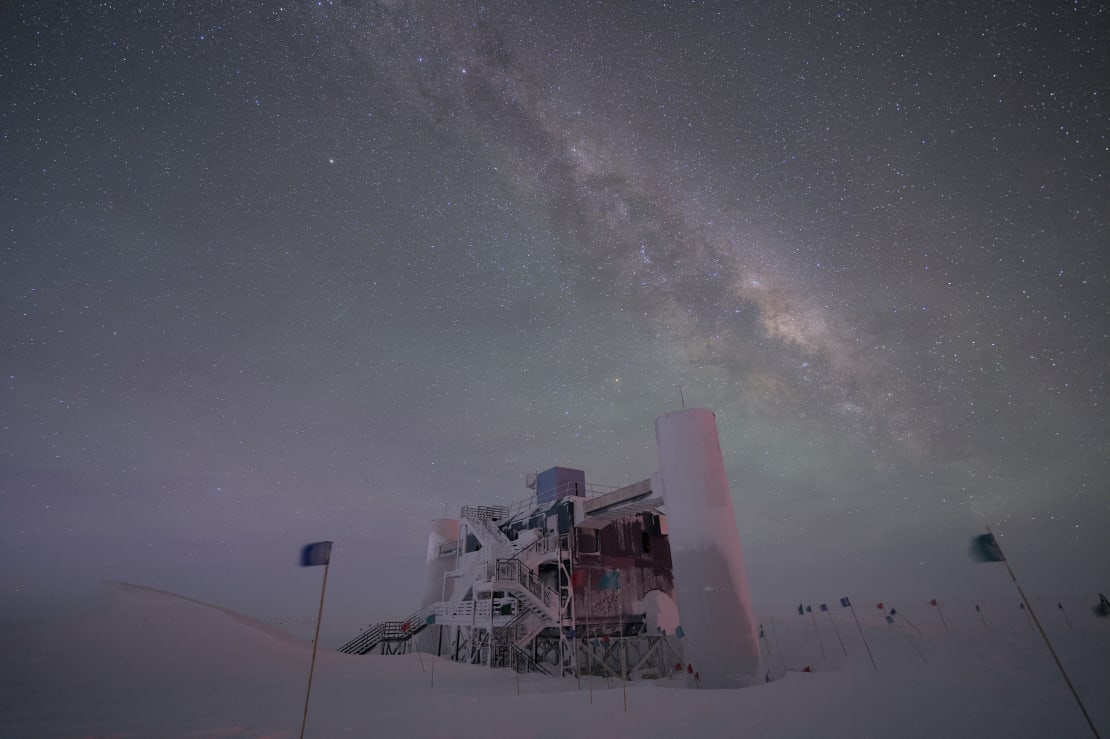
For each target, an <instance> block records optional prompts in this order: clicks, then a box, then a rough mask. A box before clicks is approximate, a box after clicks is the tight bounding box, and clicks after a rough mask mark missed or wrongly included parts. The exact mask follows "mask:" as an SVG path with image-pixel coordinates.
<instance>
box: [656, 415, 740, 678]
mask: <svg viewBox="0 0 1110 739" xmlns="http://www.w3.org/2000/svg"><path fill="white" fill-rule="evenodd" d="M655 438H656V443H657V447H658V454H659V478H660V482H661V483H662V486H663V495H664V500H665V506H666V511H667V525H668V527H669V533H670V545H671V560H672V563H673V572H674V580H675V600H676V601H677V602H678V610H679V619H680V621H681V625H682V629H683V631H684V632H685V635H684V637H683V639H682V649H683V655H684V657H685V659H686V662H687V663H688V664H690V665H692V666H693V668H694V669H695V670H696V671H698V672H699V673H700V675H701V685H702V687H705V688H740V687H745V686H747V685H751V684H754V683H757V682H762V679H761V677H760V675H761V671H760V661H759V638H758V635H757V631H756V622H755V616H754V614H753V612H752V606H751V598H750V596H749V595H748V578H747V574H746V573H745V572H744V560H743V557H742V556H741V553H740V538H739V536H738V535H737V532H736V516H735V514H734V513H733V509H732V497H731V496H730V495H729V491H728V478H727V477H726V475H725V464H724V459H723V457H722V456H721V444H720V441H719V439H718V438H717V419H716V417H715V416H714V415H713V412H712V411H710V410H707V409H705V408H689V409H684V410H680V411H673V412H671V413H667V414H666V415H663V416H660V417H659V418H657V419H655Z"/></svg>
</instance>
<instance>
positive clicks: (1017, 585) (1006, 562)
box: [987, 526, 1100, 739]
mask: <svg viewBox="0 0 1110 739" xmlns="http://www.w3.org/2000/svg"><path fill="white" fill-rule="evenodd" d="M987 533H988V534H990V536H991V540H992V541H994V543H995V546H997V545H998V540H997V539H995V538H994V532H993V531H991V527H990V526H988V527H987ZM998 552H999V554H1002V547H998ZM1002 564H1004V565H1006V572H1008V573H1009V575H1010V579H1011V580H1013V581H1014V587H1015V588H1017V591H1018V595H1020V596H1021V602H1022V603H1024V604H1025V610H1026V611H1027V612H1028V613H1029V616H1030V617H1031V618H1032V620H1033V623H1035V624H1036V625H1037V631H1039V632H1041V638H1042V639H1044V643H1045V646H1046V647H1048V652H1049V654H1051V655H1052V660H1053V661H1054V662H1055V663H1056V667H1057V668H1058V669H1059V670H1060V676H1061V677H1063V678H1064V682H1065V683H1067V686H1068V690H1070V691H1071V694H1072V697H1073V698H1075V702H1076V703H1077V704H1078V705H1079V710H1080V711H1082V712H1083V718H1085V719H1087V726H1089V727H1091V733H1092V734H1094V735H1095V739H1100V735H1099V733H1098V729H1097V728H1095V722H1094V721H1093V720H1092V719H1091V715H1090V714H1089V713H1087V707H1086V706H1084V705H1083V700H1082V699H1081V698H1080V697H1079V692H1078V691H1076V689H1075V686H1074V685H1072V683H1071V678H1069V677H1068V673H1067V671H1066V670H1065V669H1064V665H1063V663H1062V662H1060V658H1059V657H1058V656H1056V650H1055V649H1053V648H1052V642H1050V641H1049V640H1048V634H1046V633H1045V632H1044V628H1042V627H1041V621H1040V619H1038V618H1037V614H1036V613H1034V612H1033V606H1032V605H1030V603H1029V599H1028V598H1026V597H1025V591H1024V590H1022V589H1021V583H1019V582H1018V579H1017V577H1016V576H1015V575H1014V571H1013V569H1012V568H1011V567H1010V561H1009V560H1008V559H1006V556H1005V555H1002Z"/></svg>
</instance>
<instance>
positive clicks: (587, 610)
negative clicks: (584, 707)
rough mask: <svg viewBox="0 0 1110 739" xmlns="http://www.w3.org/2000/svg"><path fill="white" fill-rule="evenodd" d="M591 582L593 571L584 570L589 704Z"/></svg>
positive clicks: (592, 665)
mask: <svg viewBox="0 0 1110 739" xmlns="http://www.w3.org/2000/svg"><path fill="white" fill-rule="evenodd" d="M592 584H593V573H591V572H590V571H589V570H586V633H585V635H584V636H585V641H586V673H587V674H588V675H589V683H590V705H591V706H592V705H593V704H594V660H593V653H592V652H591V651H590V614H591V613H592V612H593V609H592V607H591V605H590V586H591V585H592Z"/></svg>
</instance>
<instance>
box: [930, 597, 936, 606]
mask: <svg viewBox="0 0 1110 739" xmlns="http://www.w3.org/2000/svg"><path fill="white" fill-rule="evenodd" d="M936 604H937V599H936V598H933V599H932V600H931V601H929V605H931V606H935V605H936Z"/></svg>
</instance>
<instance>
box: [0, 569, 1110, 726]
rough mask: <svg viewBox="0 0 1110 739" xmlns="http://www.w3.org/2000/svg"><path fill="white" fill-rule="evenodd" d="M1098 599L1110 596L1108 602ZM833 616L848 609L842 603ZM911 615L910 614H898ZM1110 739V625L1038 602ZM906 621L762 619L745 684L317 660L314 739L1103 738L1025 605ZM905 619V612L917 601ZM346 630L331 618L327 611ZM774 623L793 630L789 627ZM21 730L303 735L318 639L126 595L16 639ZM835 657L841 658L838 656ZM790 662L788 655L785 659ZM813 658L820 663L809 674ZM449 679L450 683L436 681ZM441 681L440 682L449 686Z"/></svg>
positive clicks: (16, 716) (90, 601)
mask: <svg viewBox="0 0 1110 739" xmlns="http://www.w3.org/2000/svg"><path fill="white" fill-rule="evenodd" d="M1092 602H1093V599H1092ZM830 605H831V604H830ZM895 605H898V604H895ZM1035 605H1036V607H1037V609H1038V615H1039V616H1040V617H1041V619H1042V621H1043V622H1044V624H1045V627H1046V630H1047V631H1048V633H1049V635H1050V637H1051V639H1052V641H1053V644H1054V646H1055V647H1056V648H1057V651H1058V653H1059V655H1060V658H1061V660H1062V662H1063V664H1064V665H1065V667H1066V668H1067V670H1068V672H1069V675H1070V676H1071V678H1072V681H1073V682H1074V684H1075V686H1076V688H1077V690H1078V691H1079V694H1080V695H1081V697H1082V698H1083V700H1084V702H1085V704H1086V706H1087V709H1088V711H1089V712H1090V714H1091V716H1092V718H1093V720H1094V722H1095V724H1096V726H1097V727H1098V730H1099V732H1100V733H1101V734H1102V735H1103V736H1110V619H1100V618H1097V617H1096V616H1095V615H1094V614H1093V613H1092V612H1091V611H1090V609H1089V608H1084V609H1082V611H1078V610H1077V609H1072V610H1071V611H1069V612H1068V613H1067V616H1068V617H1069V618H1070V620H1071V625H1072V628H1070V629H1069V628H1068V627H1067V624H1066V622H1065V620H1064V618H1063V616H1064V615H1065V614H1064V613H1063V612H1061V611H1059V610H1058V609H1057V608H1056V603H1055V602H1052V603H1045V604H1041V603H1039V602H1036V601H1035ZM942 606H944V607H945V616H946V618H947V619H948V626H949V627H950V631H945V629H944V627H943V626H942V624H941V622H940V619H939V618H938V614H937V613H936V611H935V609H931V608H929V607H928V606H918V607H914V608H913V609H912V611H913V612H912V613H911V612H910V611H906V615H907V616H909V618H910V619H911V621H912V623H913V625H914V626H916V627H917V628H918V629H920V630H921V631H922V632H923V633H922V634H921V635H919V634H918V633H917V631H915V630H914V628H911V626H910V625H909V624H908V623H907V622H905V621H904V620H902V619H897V620H896V623H895V625H894V626H889V625H888V624H886V623H885V621H884V620H883V617H882V615H881V613H880V612H879V611H877V610H876V609H875V608H874V605H873V604H869V605H868V606H867V607H861V606H860V605H858V604H857V613H858V614H859V617H860V621H861V622H862V624H863V630H864V633H865V634H866V636H867V640H868V643H869V645H870V648H871V652H872V654H873V656H874V660H875V664H876V666H877V668H878V669H877V670H876V669H875V668H873V667H872V664H871V661H870V659H869V657H868V654H867V651H866V650H865V648H864V645H863V642H862V640H861V638H860V633H859V631H858V630H857V628H856V625H855V622H854V621H853V620H852V616H851V613H850V612H849V611H847V610H845V609H841V608H839V607H836V608H835V609H834V611H833V617H834V618H835V623H836V626H837V628H838V629H839V632H840V636H841V637H842V638H843V641H844V646H845V648H846V649H847V652H848V655H847V657H845V656H844V653H843V651H842V648H841V645H840V642H839V641H838V639H837V635H836V633H834V630H833V625H832V623H831V622H830V620H829V615H828V614H824V613H820V614H818V615H817V625H818V627H819V629H820V637H821V638H820V642H818V639H817V634H816V633H815V632H814V622H813V619H812V617H810V616H808V615H807V616H798V615H797V613H796V612H793V611H792V610H790V609H785V608H784V609H781V610H769V611H766V610H765V611H763V612H762V613H761V614H760V617H761V620H762V622H763V624H764V633H765V634H766V636H767V639H766V640H765V642H764V645H765V647H766V646H769V647H770V654H769V656H768V657H767V666H768V668H769V669H771V670H772V671H774V672H781V671H782V667H783V665H784V664H785V667H786V668H787V671H786V672H785V673H784V674H783V676H782V677H781V679H777V680H775V681H773V682H771V683H769V684H767V685H763V686H760V687H756V688H750V689H747V690H740V691H714V690H696V689H690V690H686V689H676V688H679V687H680V686H681V685H682V684H683V683H682V682H681V681H679V680H667V679H664V680H659V681H657V682H637V683H629V685H628V691H627V700H628V710H627V711H625V709H624V695H623V691H622V689H621V685H620V684H619V683H617V682H609V683H608V684H607V683H606V681H605V680H603V679H598V678H594V679H593V682H592V688H593V689H592V698H591V691H590V689H589V688H590V684H589V681H587V680H585V679H583V680H582V682H581V683H579V681H577V680H575V679H572V678H568V679H556V678H550V677H541V676H535V675H521V676H519V681H518V679H517V676H516V675H515V674H514V673H512V672H510V671H508V670H488V669H484V668H481V667H474V666H468V665H461V664H457V663H453V662H450V661H447V660H444V659H436V660H434V664H433V658H432V657H431V656H429V655H420V656H418V655H416V654H409V655H403V656H365V657H352V656H347V655H342V654H338V653H336V652H334V651H332V650H330V649H328V650H323V651H321V652H320V653H319V654H318V656H317V660H316V675H315V679H314V682H313V688H312V700H311V705H310V710H309V716H308V729H307V732H306V736H311V737H343V736H350V737H369V736H374V737H453V738H455V739H461V738H463V737H487V738H488V737H556V736H559V737H568V736H581V737H587V736H597V737H625V736H627V737H743V736H762V737H823V738H828V737H864V736H885V737H910V736H920V737H941V736H945V737H985V736H989V737H1072V736H1074V737H1083V736H1092V735H1093V734H1092V732H1091V730H1090V729H1089V727H1088V726H1087V724H1086V722H1085V720H1084V718H1083V716H1082V714H1081V713H1080V710H1079V708H1078V707H1077V705H1076V703H1075V700H1074V699H1073V697H1072V695H1071V693H1070V692H1069V691H1068V688H1067V686H1066V685H1065V683H1064V681H1063V680H1062V678H1061V677H1060V674H1059V672H1058V670H1057V669H1056V666H1055V665H1054V663H1053V661H1052V657H1051V655H1050V654H1049V653H1048V651H1047V649H1046V648H1045V646H1044V643H1043V641H1042V640H1041V638H1040V636H1039V635H1038V634H1037V633H1036V632H1035V631H1033V630H1032V629H1031V627H1030V624H1029V622H1028V621H1027V620H1026V615H1025V613H1024V612H1023V611H1019V610H1018V609H1017V608H1016V599H1015V603H1011V604H1007V605H1006V606H1005V607H1001V606H997V605H993V604H983V612H984V614H986V616H987V619H988V625H989V627H990V628H989V630H987V629H984V626H983V623H982V621H981V620H980V618H979V615H978V614H977V613H975V611H974V610H973V609H972V608H971V606H970V604H960V605H958V606H957V605H955V604H942ZM899 610H901V608H900V609H899ZM324 618H325V620H326V619H327V612H326V610H325V614H324ZM772 621H773V628H772ZM0 647H2V650H3V651H2V654H3V659H2V660H0V664H2V665H3V667H0V735H2V736H4V737H120V738H123V737H128V738H130V737H135V738H138V737H182V738H189V737H273V738H274V739H279V738H281V739H283V738H286V737H296V736H297V735H298V734H299V731H300V724H301V717H302V712H303V708H304V693H305V683H306V679H307V673H308V664H309V659H310V656H311V645H310V644H308V643H306V642H304V641H303V640H301V639H299V638H296V637H293V636H290V635H288V634H286V633H285V632H283V631H281V630H279V629H277V628H275V627H273V626H269V625H267V624H265V623H262V622H259V621H256V620H254V619H251V618H249V617H247V616H244V615H241V614H238V613H234V612H232V611H227V610H224V609H221V608H218V607H215V606H211V605H207V604H204V603H200V602H197V601H193V600H190V599H188V598H185V597H182V596H179V595H174V594H171V593H165V592H162V591H158V590H152V589H149V588H143V587H137V586H131V585H122V584H111V585H108V584H106V585H104V586H101V587H100V588H99V589H98V590H97V591H96V592H94V593H92V594H90V595H87V596H85V597H83V598H82V599H81V600H80V601H79V602H76V603H75V604H74V605H73V607H72V609H70V610H68V611H67V612H65V613H62V614H59V615H58V617H57V618H56V619H55V620H54V621H53V622H51V623H41V624H35V625H33V626H26V627H21V628H20V627H17V628H15V629H9V630H8V631H7V632H6V633H4V634H3V635H2V637H0ZM821 647H823V648H824V651H825V654H826V655H827V659H823V658H822V656H821ZM783 657H785V659H783ZM807 665H808V666H810V667H811V668H812V669H813V670H815V671H814V672H811V673H805V672H800V671H799V670H801V669H803V668H804V667H805V666H807ZM433 670H434V675H433ZM433 677H434V685H433Z"/></svg>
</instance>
